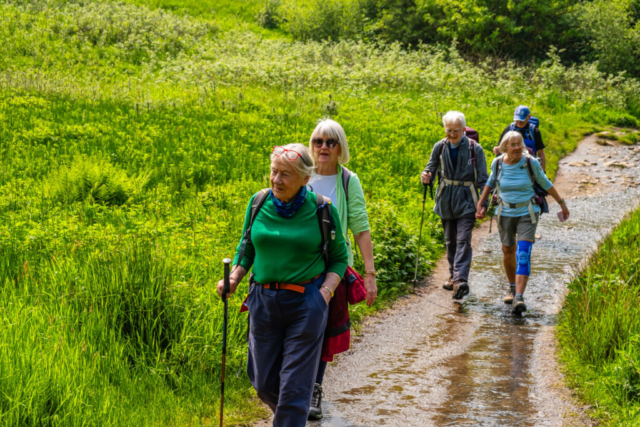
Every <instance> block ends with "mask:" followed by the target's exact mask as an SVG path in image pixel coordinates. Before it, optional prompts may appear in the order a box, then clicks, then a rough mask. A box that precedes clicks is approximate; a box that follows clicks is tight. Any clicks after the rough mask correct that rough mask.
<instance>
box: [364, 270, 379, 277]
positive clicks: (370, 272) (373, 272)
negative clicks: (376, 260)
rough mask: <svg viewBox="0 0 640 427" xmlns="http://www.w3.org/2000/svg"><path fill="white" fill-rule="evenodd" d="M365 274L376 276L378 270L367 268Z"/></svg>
mask: <svg viewBox="0 0 640 427" xmlns="http://www.w3.org/2000/svg"><path fill="white" fill-rule="evenodd" d="M364 274H373V275H374V276H377V275H378V272H377V271H375V270H367V271H365V272H364Z"/></svg>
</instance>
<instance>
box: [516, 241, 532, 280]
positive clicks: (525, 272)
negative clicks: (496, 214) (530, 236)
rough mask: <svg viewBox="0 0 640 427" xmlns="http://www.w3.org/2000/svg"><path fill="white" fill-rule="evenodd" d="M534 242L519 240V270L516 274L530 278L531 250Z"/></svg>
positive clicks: (517, 256) (517, 252) (517, 251)
mask: <svg viewBox="0 0 640 427" xmlns="http://www.w3.org/2000/svg"><path fill="white" fill-rule="evenodd" d="M532 248H533V242H529V241H527V240H519V241H518V247H517V249H516V260H517V261H518V268H517V269H516V274H517V275H519V276H529V275H530V274H531V249H532Z"/></svg>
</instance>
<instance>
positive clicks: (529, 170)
mask: <svg viewBox="0 0 640 427" xmlns="http://www.w3.org/2000/svg"><path fill="white" fill-rule="evenodd" d="M526 160H527V171H528V172H529V178H531V183H532V184H535V183H536V176H535V175H534V173H533V167H532V166H531V157H526Z"/></svg>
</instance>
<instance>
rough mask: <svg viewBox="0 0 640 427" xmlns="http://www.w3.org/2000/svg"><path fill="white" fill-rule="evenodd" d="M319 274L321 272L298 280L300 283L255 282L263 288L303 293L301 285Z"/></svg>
mask: <svg viewBox="0 0 640 427" xmlns="http://www.w3.org/2000/svg"><path fill="white" fill-rule="evenodd" d="M321 275H322V273H320V274H318V275H317V276H316V277H314V278H313V279H309V280H305V281H304V282H300V283H297V284H295V283H279V282H271V283H257V282H256V284H257V285H260V286H262V287H263V288H265V289H286V290H288V291H294V292H298V293H301V294H304V290H305V287H304V286H303V285H306V284H307V283H311V282H313V281H314V280H316V279H317V278H318V277H320V276H321Z"/></svg>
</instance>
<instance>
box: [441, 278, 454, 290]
mask: <svg viewBox="0 0 640 427" xmlns="http://www.w3.org/2000/svg"><path fill="white" fill-rule="evenodd" d="M442 289H446V290H447V291H452V290H453V277H449V278H448V279H447V280H446V282H444V285H442Z"/></svg>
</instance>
